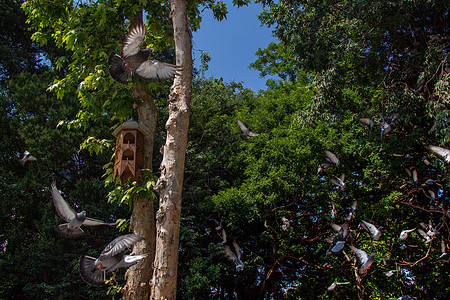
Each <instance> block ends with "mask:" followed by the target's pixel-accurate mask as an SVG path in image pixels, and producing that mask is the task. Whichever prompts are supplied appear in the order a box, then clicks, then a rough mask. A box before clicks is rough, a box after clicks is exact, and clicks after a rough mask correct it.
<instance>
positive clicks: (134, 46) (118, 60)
mask: <svg viewBox="0 0 450 300" xmlns="http://www.w3.org/2000/svg"><path fill="white" fill-rule="evenodd" d="M144 38H145V26H144V24H142V23H138V24H136V25H134V26H133V27H131V28H130V32H129V33H128V35H127V37H126V38H125V41H124V43H123V46H122V49H121V54H120V55H118V54H116V53H111V55H110V56H109V59H108V63H109V65H110V68H109V74H110V75H111V77H112V78H113V79H114V80H116V81H117V82H119V83H122V84H127V83H128V82H130V80H131V76H132V74H133V73H134V75H135V76H136V77H138V78H140V79H142V80H146V81H155V80H168V79H171V78H173V77H174V76H175V75H176V74H179V72H181V71H182V67H181V66H176V65H173V64H169V63H165V62H160V61H157V60H149V59H148V56H149V54H150V53H151V52H152V50H153V49H152V48H151V47H149V48H146V49H141V48H140V47H141V45H142V44H143V43H144Z"/></svg>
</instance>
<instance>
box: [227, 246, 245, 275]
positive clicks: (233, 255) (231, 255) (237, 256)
mask: <svg viewBox="0 0 450 300" xmlns="http://www.w3.org/2000/svg"><path fill="white" fill-rule="evenodd" d="M233 248H234V251H235V252H233V251H232V250H231V248H230V246H228V245H224V246H223V249H224V251H225V256H226V257H227V258H228V259H229V260H230V261H232V262H234V263H235V264H236V271H242V270H243V269H244V263H243V262H242V261H241V255H242V254H241V248H240V247H239V245H238V243H237V242H236V241H235V240H233Z"/></svg>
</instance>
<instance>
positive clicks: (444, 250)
mask: <svg viewBox="0 0 450 300" xmlns="http://www.w3.org/2000/svg"><path fill="white" fill-rule="evenodd" d="M441 252H442V254H441V256H439V257H438V259H441V258H444V256H446V255H447V246H446V245H445V241H444V240H442V241H441Z"/></svg>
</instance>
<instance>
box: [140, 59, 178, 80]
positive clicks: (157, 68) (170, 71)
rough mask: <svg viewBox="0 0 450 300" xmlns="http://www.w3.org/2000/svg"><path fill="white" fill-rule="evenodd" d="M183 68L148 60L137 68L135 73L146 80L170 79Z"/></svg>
mask: <svg viewBox="0 0 450 300" xmlns="http://www.w3.org/2000/svg"><path fill="white" fill-rule="evenodd" d="M181 70H182V67H181V66H175V65H173V64H169V63H166V62H160V61H157V60H146V61H144V62H143V63H142V64H141V65H140V66H139V67H138V68H137V69H136V72H135V75H136V76H137V77H138V78H140V79H142V80H146V81H155V80H168V79H171V78H173V77H175V75H176V74H179V73H180V72H181Z"/></svg>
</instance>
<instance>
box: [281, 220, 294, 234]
mask: <svg viewBox="0 0 450 300" xmlns="http://www.w3.org/2000/svg"><path fill="white" fill-rule="evenodd" d="M281 222H283V225H281V230H283V231H286V230H287V229H288V228H289V227H290V226H291V223H292V221H291V220H288V219H287V218H285V217H282V218H281Z"/></svg>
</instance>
